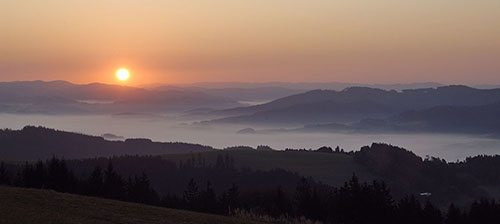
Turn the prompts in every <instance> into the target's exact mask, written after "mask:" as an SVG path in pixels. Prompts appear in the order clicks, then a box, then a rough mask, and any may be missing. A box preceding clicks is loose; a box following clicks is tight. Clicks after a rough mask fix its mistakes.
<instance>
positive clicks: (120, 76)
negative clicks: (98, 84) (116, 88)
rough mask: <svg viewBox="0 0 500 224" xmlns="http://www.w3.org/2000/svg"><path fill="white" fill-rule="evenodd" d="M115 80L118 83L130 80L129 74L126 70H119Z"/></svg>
mask: <svg viewBox="0 0 500 224" xmlns="http://www.w3.org/2000/svg"><path fill="white" fill-rule="evenodd" d="M116 78H117V79H118V80H120V81H127V80H128V79H129V78H130V73H129V72H128V70H127V69H126V68H120V69H118V70H117V71H116Z"/></svg>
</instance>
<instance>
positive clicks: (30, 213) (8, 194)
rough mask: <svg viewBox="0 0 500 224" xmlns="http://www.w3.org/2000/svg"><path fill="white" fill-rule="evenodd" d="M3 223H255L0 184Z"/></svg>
mask: <svg viewBox="0 0 500 224" xmlns="http://www.w3.org/2000/svg"><path fill="white" fill-rule="evenodd" d="M0 223H12V224H17V223H51V224H56V223H72V224H79V223H95V224H104V223H131V224H132V223H133V224H146V223H148V224H149V223H172V224H182V223H241V224H244V223H254V222H249V221H242V220H239V219H235V218H231V217H225V216H217V215H209V214H202V213H196V212H188V211H182V210H175V209H166V208H160V207H154V206H147V205H141V204H134V203H127V202H121V201H114V200H107V199H100V198H93V197H85V196H79V195H72V194H64V193H57V192H54V191H49V190H35V189H25V188H13V187H5V186H0Z"/></svg>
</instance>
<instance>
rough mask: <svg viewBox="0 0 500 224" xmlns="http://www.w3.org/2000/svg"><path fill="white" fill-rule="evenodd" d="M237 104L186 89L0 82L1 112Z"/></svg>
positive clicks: (160, 109)
mask: <svg viewBox="0 0 500 224" xmlns="http://www.w3.org/2000/svg"><path fill="white" fill-rule="evenodd" d="M92 102H98V103H92ZM238 105H241V104H239V103H238V102H236V101H234V100H231V99H229V98H227V97H216V96H212V95H208V94H206V93H202V92H195V91H186V90H184V91H180V90H169V91H157V90H147V89H142V88H135V87H128V86H119V85H108V84H101V83H92V84H86V85H77V84H73V83H69V82H66V81H51V82H45V81H23V82H0V113H1V112H3V113H42V114H44V113H46V114H68V113H70V114H95V113H125V112H130V113H132V112H157V113H162V112H167V111H184V110H192V109H197V108H200V107H212V108H227V107H231V106H238Z"/></svg>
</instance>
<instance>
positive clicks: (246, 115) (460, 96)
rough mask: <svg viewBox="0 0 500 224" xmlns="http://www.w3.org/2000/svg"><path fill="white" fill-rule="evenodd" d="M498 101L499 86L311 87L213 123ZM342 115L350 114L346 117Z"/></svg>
mask: <svg viewBox="0 0 500 224" xmlns="http://www.w3.org/2000/svg"><path fill="white" fill-rule="evenodd" d="M499 101H500V89H475V88H471V87H467V86H443V87H438V88H427V89H409V90H402V91H400V92H398V91H394V90H392V91H388V90H382V89H374V88H367V87H351V88H347V89H344V90H342V91H334V90H313V91H309V92H306V93H301V94H296V95H292V96H288V97H284V98H280V99H277V100H274V101H272V102H269V103H266V104H261V105H256V106H250V107H239V108H233V109H226V110H221V111H219V112H218V113H219V114H223V115H226V116H230V117H226V118H223V119H217V120H213V121H212V122H213V123H252V124H253V123H280V122H281V123H290V122H295V123H304V124H307V123H311V122H316V123H317V122H343V121H355V120H360V119H363V118H369V117H372V116H374V115H375V116H387V117H388V116H393V115H397V114H399V113H401V112H405V111H410V110H421V109H426V108H430V107H434V106H442V105H448V106H478V105H485V104H492V103H496V102H499ZM345 115H351V116H350V117H348V119H345V118H343V116H345Z"/></svg>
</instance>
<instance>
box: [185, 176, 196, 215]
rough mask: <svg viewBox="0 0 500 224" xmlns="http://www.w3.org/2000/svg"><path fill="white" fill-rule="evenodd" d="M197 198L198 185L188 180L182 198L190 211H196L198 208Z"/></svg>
mask: <svg viewBox="0 0 500 224" xmlns="http://www.w3.org/2000/svg"><path fill="white" fill-rule="evenodd" d="M198 197H199V192H198V185H197V184H196V182H195V181H194V179H193V178H191V180H189V183H188V185H187V187H186V190H185V191H184V194H183V196H182V198H183V200H184V201H185V203H186V206H187V208H188V209H192V210H196V209H198V207H199V206H198Z"/></svg>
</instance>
